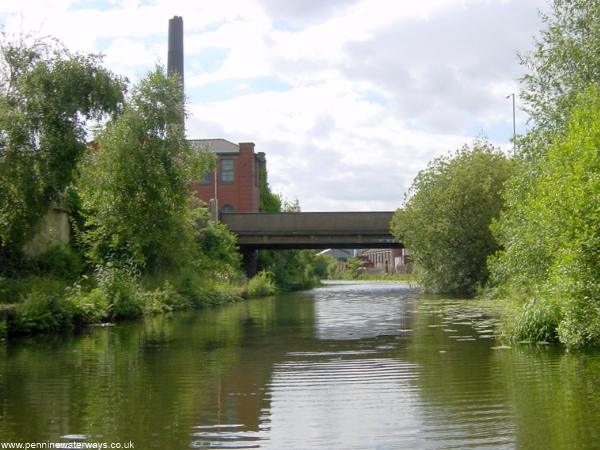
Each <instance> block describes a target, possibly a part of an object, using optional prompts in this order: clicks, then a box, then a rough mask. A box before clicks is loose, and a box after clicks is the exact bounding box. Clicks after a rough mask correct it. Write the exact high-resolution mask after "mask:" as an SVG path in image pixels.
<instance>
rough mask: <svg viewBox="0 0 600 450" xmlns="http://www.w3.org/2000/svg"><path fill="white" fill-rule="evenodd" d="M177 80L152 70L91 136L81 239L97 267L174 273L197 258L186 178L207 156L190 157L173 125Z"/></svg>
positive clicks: (177, 111)
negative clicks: (95, 136) (118, 111)
mask: <svg viewBox="0 0 600 450" xmlns="http://www.w3.org/2000/svg"><path fill="white" fill-rule="evenodd" d="M183 101H184V96H183V92H182V89H181V84H180V82H179V80H178V79H177V77H167V76H166V74H165V73H164V70H163V69H162V68H160V67H158V68H157V69H156V70H155V71H154V72H151V73H150V74H148V76H147V77H146V78H144V79H143V80H142V81H141V82H140V83H139V84H138V85H137V86H136V87H135V88H134V89H133V92H132V94H131V95H130V96H129V98H128V101H127V103H126V105H125V110H124V112H123V114H121V115H120V116H119V117H117V118H116V119H114V120H112V121H111V122H109V123H108V124H107V126H106V129H105V130H104V131H102V132H101V133H100V135H99V136H98V140H97V143H98V149H97V151H92V152H89V154H88V158H87V159H86V161H85V164H84V167H83V169H82V177H81V180H80V194H81V197H82V199H83V205H84V210H85V214H86V225H87V231H86V234H85V240H86V242H87V244H88V245H89V247H90V251H89V255H90V257H91V258H92V260H93V261H95V262H96V263H104V262H106V261H115V262H120V263H123V262H127V263H128V264H131V263H133V264H134V265H135V266H136V267H138V268H140V269H144V270H146V271H150V272H152V271H159V270H174V269H176V268H178V267H182V266H185V265H188V264H190V263H191V261H192V260H193V259H194V257H195V256H196V255H197V251H198V250H197V246H196V245H195V243H194V237H193V235H194V228H195V223H194V220H193V217H192V214H191V212H190V208H189V200H190V192H189V187H188V180H190V179H197V178H198V174H196V175H193V172H194V171H200V170H201V169H202V167H203V166H204V165H205V164H208V163H209V158H207V157H206V156H205V155H204V154H201V153H197V152H195V151H194V150H193V149H192V147H191V146H190V144H189V143H188V141H187V140H186V139H185V134H184V129H183V126H182V124H181V123H180V118H181V108H182V105H183Z"/></svg>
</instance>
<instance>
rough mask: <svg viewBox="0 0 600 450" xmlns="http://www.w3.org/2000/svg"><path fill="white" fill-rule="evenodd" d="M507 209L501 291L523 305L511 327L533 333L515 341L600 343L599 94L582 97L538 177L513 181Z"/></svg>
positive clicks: (496, 272)
mask: <svg viewBox="0 0 600 450" xmlns="http://www.w3.org/2000/svg"><path fill="white" fill-rule="evenodd" d="M525 167H529V166H525ZM532 173H534V174H535V175H532ZM506 204H507V206H508V207H507V210H506V212H505V213H504V214H503V215H502V217H501V219H500V220H499V221H498V223H497V224H496V225H495V227H494V230H495V233H496V235H497V237H498V240H499V241H500V242H501V243H502V244H503V246H504V250H503V251H502V252H500V253H499V254H498V255H497V256H496V257H494V258H493V259H492V260H491V261H490V267H491V271H492V274H493V278H494V280H495V282H496V283H498V284H499V286H500V290H501V291H504V292H507V293H508V296H509V298H511V299H513V300H514V301H515V302H517V304H518V305H520V307H518V308H516V309H515V310H514V311H513V313H512V314H511V316H510V319H509V321H512V322H516V323H524V324H527V327H526V329H528V330H530V331H528V332H527V333H521V332H519V329H520V328H517V329H516V330H511V332H512V335H513V337H514V338H516V339H518V338H519V337H521V336H522V335H528V336H529V335H531V336H538V335H539V336H547V337H548V338H553V337H554V338H555V339H558V340H560V342H562V343H564V344H565V345H567V346H568V347H581V346H584V345H587V344H594V345H598V344H600V283H599V280H600V259H599V257H598V255H600V228H599V227H598V223H599V219H600V208H599V207H598V205H600V91H598V89H597V88H595V87H590V88H589V89H588V91H587V92H586V93H585V95H583V96H581V97H580V98H579V103H578V106H577V107H576V108H575V109H574V110H573V111H572V112H571V117H570V119H569V126H568V131H567V133H566V135H565V136H563V137H559V138H557V139H556V140H555V142H554V144H553V145H551V146H550V147H549V149H548V153H547V155H546V156H545V157H544V158H542V159H540V161H539V162H537V163H536V166H535V171H533V172H532V171H531V170H525V168H524V169H522V170H521V171H520V172H519V173H518V174H517V176H516V177H515V179H513V180H512V181H511V183H510V184H509V188H508V190H507V193H506ZM540 317H541V318H543V320H539V318H540Z"/></svg>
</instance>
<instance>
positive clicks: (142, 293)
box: [0, 266, 277, 337]
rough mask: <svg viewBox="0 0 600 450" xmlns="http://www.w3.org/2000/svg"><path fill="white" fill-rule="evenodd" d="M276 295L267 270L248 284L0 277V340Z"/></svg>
mask: <svg viewBox="0 0 600 450" xmlns="http://www.w3.org/2000/svg"><path fill="white" fill-rule="evenodd" d="M276 292H277V288H276V286H275V284H274V282H273V281H272V279H271V275H270V274H269V273H268V272H260V273H259V274H258V275H257V276H256V277H254V278H252V279H250V280H246V279H245V277H243V276H240V277H239V279H236V280H232V279H225V278H224V279H221V280H218V279H217V280H214V279H207V278H206V276H204V277H203V276H201V275H200V274H197V273H194V272H191V271H184V272H181V273H176V274H167V273H159V274H155V275H152V276H150V275H144V276H139V275H138V274H136V273H133V272H131V271H128V270H127V269H124V268H118V267H111V266H104V267H98V268H97V269H96V270H95V271H94V272H93V273H92V274H89V275H83V276H80V277H79V278H78V279H76V281H74V282H73V281H71V280H69V279H68V277H67V278H65V277H59V276H57V275H55V274H33V275H32V274H29V275H27V276H24V277H20V278H19V277H15V278H6V277H0V310H2V313H3V315H2V317H0V336H2V337H5V336H9V337H10V336H17V335H30V334H35V333H46V332H57V331H60V330H65V329H67V330H68V329H80V328H82V327H85V326H87V325H91V324H97V323H107V322H115V321H120V320H128V319H135V318H138V317H141V316H144V315H152V314H164V313H169V312H172V311H178V310H185V309H193V308H197V309H199V308H204V307H207V306H218V305H224V304H227V303H232V302H237V301H240V300H242V299H243V298H253V297H262V296H268V295H273V294H275V293H276Z"/></svg>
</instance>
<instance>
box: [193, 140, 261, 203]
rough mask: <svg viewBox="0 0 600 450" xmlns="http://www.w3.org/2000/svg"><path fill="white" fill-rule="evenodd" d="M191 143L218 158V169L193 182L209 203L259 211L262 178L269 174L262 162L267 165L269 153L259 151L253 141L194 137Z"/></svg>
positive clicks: (195, 188)
mask: <svg viewBox="0 0 600 450" xmlns="http://www.w3.org/2000/svg"><path fill="white" fill-rule="evenodd" d="M190 142H191V144H192V145H193V146H194V147H196V148H198V149H206V150H208V151H210V152H212V153H214V154H215V155H216V158H217V168H216V171H213V172H209V173H207V174H206V175H205V176H204V178H203V179H202V180H195V181H193V182H192V189H193V190H194V191H195V192H196V194H197V195H198V197H199V198H200V199H202V200H203V201H205V202H206V203H208V204H209V205H214V204H216V205H217V207H218V210H219V211H220V212H241V213H250V212H258V209H259V206H260V189H259V178H260V174H261V172H262V173H265V171H261V165H262V166H263V167H264V165H265V164H266V159H265V154H264V153H262V152H259V153H255V152H254V144H253V143H252V142H241V143H239V144H234V143H233V142H229V141H227V140H225V139H192V140H191V141H190ZM215 200H216V201H215ZM213 208H214V206H213Z"/></svg>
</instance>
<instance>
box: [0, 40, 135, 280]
mask: <svg viewBox="0 0 600 450" xmlns="http://www.w3.org/2000/svg"><path fill="white" fill-rule="evenodd" d="M124 88H125V84H124V80H123V79H121V78H119V77H117V76H116V75H114V74H113V73H111V72H110V71H108V70H106V69H105V68H104V67H102V65H101V60H100V58H99V57H98V56H95V55H81V54H73V53H71V52H69V51H68V50H67V49H66V48H64V47H63V46H62V45H60V44H59V43H57V42H55V41H50V40H35V39H31V38H27V37H21V39H20V40H18V41H16V40H14V41H13V40H10V39H9V38H7V37H6V36H4V38H3V39H2V42H1V43H0V130H1V133H0V260H2V261H3V262H4V263H3V264H0V272H1V273H4V274H7V273H12V274H13V275H14V273H15V272H18V271H19V269H20V268H21V263H22V248H23V245H24V243H25V242H26V241H27V240H28V239H29V238H31V236H32V234H33V232H34V231H35V227H36V225H37V224H38V223H39V221H40V219H41V218H42V217H43V216H44V214H45V213H46V212H47V211H48V210H49V209H50V207H51V206H52V205H53V204H55V203H56V202H59V201H60V199H61V196H62V194H63V192H64V189H65V187H66V186H67V185H68V184H69V183H70V182H71V180H72V177H73V171H74V169H75V167H76V165H77V163H78V161H79V159H80V157H81V156H82V155H83V153H84V151H85V149H86V131H87V127H86V125H87V124H88V123H89V122H90V121H94V120H100V119H102V118H103V117H104V116H106V115H107V114H111V113H115V112H117V111H118V110H119V109H120V108H121V106H122V102H123V91H124Z"/></svg>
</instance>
